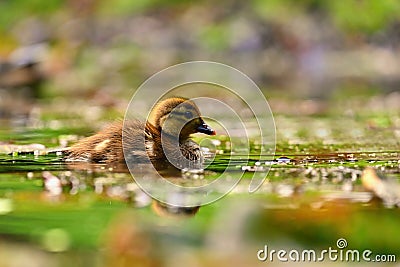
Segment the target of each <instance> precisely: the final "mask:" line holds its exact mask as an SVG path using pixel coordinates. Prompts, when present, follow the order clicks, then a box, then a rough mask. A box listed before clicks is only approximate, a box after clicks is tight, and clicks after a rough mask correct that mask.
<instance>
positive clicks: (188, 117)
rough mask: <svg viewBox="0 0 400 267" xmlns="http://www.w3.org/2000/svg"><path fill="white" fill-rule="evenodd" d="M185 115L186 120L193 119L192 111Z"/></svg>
mask: <svg viewBox="0 0 400 267" xmlns="http://www.w3.org/2000/svg"><path fill="white" fill-rule="evenodd" d="M183 115H184V116H185V118H186V119H191V118H192V112H190V111H185V113H184V114H183Z"/></svg>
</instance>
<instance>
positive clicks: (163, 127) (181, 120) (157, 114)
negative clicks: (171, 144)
mask: <svg viewBox="0 0 400 267" xmlns="http://www.w3.org/2000/svg"><path fill="white" fill-rule="evenodd" d="M149 122H150V123H151V124H153V125H154V126H155V127H156V128H157V129H159V130H160V131H162V132H163V133H165V134H168V135H170V136H172V137H177V136H179V139H180V140H185V139H187V138H189V135H191V134H193V133H204V134H208V135H215V131H214V130H213V129H211V127H210V126H208V125H207V124H206V123H205V122H204V120H203V119H202V118H201V114H200V111H199V108H198V107H197V106H196V104H195V103H194V102H193V101H191V100H189V99H186V98H183V97H171V98H167V99H165V100H162V101H160V102H159V103H157V104H156V105H155V107H154V108H153V110H152V112H151V114H150V118H149Z"/></svg>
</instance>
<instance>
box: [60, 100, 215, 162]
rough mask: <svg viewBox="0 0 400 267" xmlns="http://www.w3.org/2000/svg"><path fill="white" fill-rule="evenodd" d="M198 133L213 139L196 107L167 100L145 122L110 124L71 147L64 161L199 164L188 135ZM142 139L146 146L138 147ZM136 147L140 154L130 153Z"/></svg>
mask: <svg viewBox="0 0 400 267" xmlns="http://www.w3.org/2000/svg"><path fill="white" fill-rule="evenodd" d="M181 125H184V126H183V127H181ZM181 128H182V129H181ZM179 129H181V130H180V131H179ZM143 131H144V132H143ZM198 132H199V133H204V134H207V135H215V131H214V130H213V129H211V127H210V126H208V125H207V124H206V123H205V122H204V120H203V119H202V118H201V115H200V111H199V109H198V107H197V106H196V104H195V103H194V102H193V101H191V100H189V99H186V98H183V97H172V98H167V99H165V100H162V101H160V102H159V103H157V104H156V105H155V107H154V108H153V109H152V111H151V113H150V116H149V119H148V121H147V122H141V121H139V120H136V119H134V120H130V121H127V122H125V127H124V125H123V122H122V121H120V122H117V123H114V124H111V125H110V126H109V127H107V128H105V129H104V130H102V131H100V132H98V133H97V134H95V135H93V136H90V137H87V138H85V139H83V140H81V141H80V142H78V143H77V144H75V145H74V146H72V147H71V148H70V149H69V151H68V156H67V159H68V160H69V161H89V162H106V163H125V161H126V160H129V161H130V162H134V163H145V162H148V161H147V159H150V160H151V162H152V163H153V164H154V163H156V164H158V165H159V163H166V164H167V165H168V163H169V159H171V157H172V158H174V161H175V160H178V161H179V160H181V161H183V162H197V163H199V162H202V159H203V157H202V153H201V150H200V146H199V145H198V144H197V143H196V142H194V141H193V140H192V139H190V135H191V134H194V133H198ZM123 135H124V143H123V142H122V136H123ZM161 136H162V138H163V143H161ZM143 137H144V142H145V144H144V145H143V143H142V145H140V142H143ZM123 146H124V148H123ZM138 147H143V150H139V151H137V150H135V149H133V148H138ZM123 150H125V155H127V157H128V158H127V159H126V158H125V156H124V151H123ZM167 155H168V158H167ZM169 165H170V164H169ZM159 166H160V165H159ZM163 166H165V165H163ZM175 167H176V168H178V169H182V168H186V167H189V166H187V164H182V165H181V166H176V165H175Z"/></svg>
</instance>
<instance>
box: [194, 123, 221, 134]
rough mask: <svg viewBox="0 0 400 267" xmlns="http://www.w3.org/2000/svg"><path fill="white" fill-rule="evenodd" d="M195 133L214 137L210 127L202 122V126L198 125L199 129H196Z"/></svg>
mask: <svg viewBox="0 0 400 267" xmlns="http://www.w3.org/2000/svg"><path fill="white" fill-rule="evenodd" d="M197 131H198V132H199V133H204V134H208V135H216V133H215V131H214V130H213V129H211V127H210V126H208V125H207V124H206V123H204V122H203V124H202V125H200V126H199V127H197Z"/></svg>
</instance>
